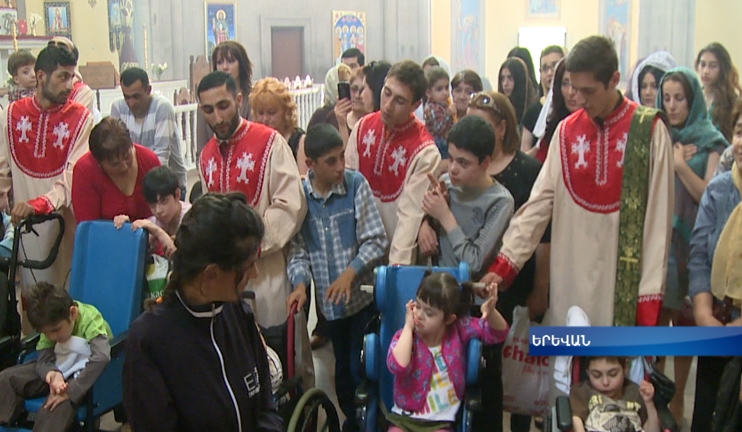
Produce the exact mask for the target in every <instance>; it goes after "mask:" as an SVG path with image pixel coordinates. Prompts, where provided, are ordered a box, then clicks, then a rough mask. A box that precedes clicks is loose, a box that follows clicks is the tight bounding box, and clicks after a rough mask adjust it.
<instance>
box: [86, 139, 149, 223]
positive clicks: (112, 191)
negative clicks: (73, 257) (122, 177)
mask: <svg viewBox="0 0 742 432" xmlns="http://www.w3.org/2000/svg"><path fill="white" fill-rule="evenodd" d="M134 148H135V149H136V157H137V165H138V170H137V182H136V184H135V186H134V193H132V194H131V195H129V196H126V195H124V193H123V192H121V189H119V188H118V186H116V184H115V183H114V182H113V180H111V177H109V176H108V174H106V173H105V172H104V171H103V169H102V168H101V167H100V165H98V161H97V160H95V158H94V157H93V154H92V153H90V152H88V153H86V154H84V155H83V156H82V157H81V158H80V159H79V160H78V161H77V163H76V164H75V169H74V171H73V175H72V209H73V211H74V212H75V219H76V220H77V222H83V221H88V220H98V219H106V220H113V218H114V217H116V216H118V215H127V216H129V218H130V219H131V220H132V221H135V220H137V219H146V218H148V217H150V216H152V210H150V208H149V204H147V201H145V200H144V195H143V194H142V180H143V179H144V175H145V174H147V172H149V170H151V169H153V168H157V167H158V166H160V160H159V159H158V158H157V155H156V154H155V153H154V152H153V151H152V150H149V149H147V148H145V147H142V146H140V145H138V144H134Z"/></svg>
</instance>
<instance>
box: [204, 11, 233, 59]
mask: <svg viewBox="0 0 742 432" xmlns="http://www.w3.org/2000/svg"><path fill="white" fill-rule="evenodd" d="M204 9H205V13H204V15H205V16H206V58H211V52H212V51H214V48H215V47H216V46H217V45H219V44H220V43H222V42H226V41H228V40H235V38H236V35H237V32H236V30H235V23H236V21H237V5H236V4H235V3H216V2H211V1H207V2H206V3H205V4H204Z"/></svg>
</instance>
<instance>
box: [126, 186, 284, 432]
mask: <svg viewBox="0 0 742 432" xmlns="http://www.w3.org/2000/svg"><path fill="white" fill-rule="evenodd" d="M263 235H264V227H263V222H262V219H261V217H260V215H259V214H258V213H257V212H256V211H255V210H253V209H252V208H251V207H249V206H248V205H247V204H246V199H245V197H244V195H242V194H238V193H233V194H227V195H223V194H216V193H209V194H206V195H204V196H202V197H201V198H200V199H198V200H197V201H196V202H195V203H194V204H193V207H192V208H191V210H190V211H188V213H186V215H185V216H184V217H183V220H182V222H181V225H180V228H179V229H178V232H177V233H176V235H175V246H176V248H177V251H176V252H175V253H174V255H173V272H172V276H171V278H170V281H169V283H168V285H167V287H166V289H165V293H164V295H163V300H162V303H161V304H159V305H157V306H155V307H154V308H152V309H151V310H149V311H147V312H145V313H144V314H142V315H141V316H139V318H137V320H136V321H134V323H132V325H131V327H130V329H129V336H128V339H127V343H126V359H125V361H124V371H123V385H124V408H125V409H126V412H127V416H128V420H129V423H130V425H131V428H132V430H157V431H176V430H177V431H202V430H209V431H238V430H239V431H242V430H244V431H251V430H260V431H280V430H281V420H280V417H279V416H278V413H277V411H276V408H275V405H274V403H273V394H272V392H271V386H270V382H271V379H270V372H269V366H268V360H267V357H266V351H265V348H264V346H263V343H262V341H261V338H260V334H259V332H258V329H257V326H256V324H255V317H254V315H253V312H252V311H251V310H250V308H249V307H248V306H247V304H246V303H244V302H243V301H242V292H243V291H244V289H245V288H246V286H247V283H248V281H249V280H250V279H253V278H255V277H257V275H258V274H257V268H256V266H255V262H256V261H257V259H258V256H259V253H260V243H261V241H262V239H263Z"/></svg>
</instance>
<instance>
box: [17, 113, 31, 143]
mask: <svg viewBox="0 0 742 432" xmlns="http://www.w3.org/2000/svg"><path fill="white" fill-rule="evenodd" d="M31 128H32V126H31V122H30V121H29V120H28V116H22V117H21V121H19V122H18V123H16V125H15V130H17V131H20V133H21V137H20V138H18V142H28V137H27V136H26V134H27V133H28V131H30V130H31Z"/></svg>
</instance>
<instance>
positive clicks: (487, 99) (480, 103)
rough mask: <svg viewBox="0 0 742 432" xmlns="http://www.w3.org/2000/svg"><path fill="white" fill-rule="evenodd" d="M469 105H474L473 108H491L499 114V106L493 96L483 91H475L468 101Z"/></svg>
mask: <svg viewBox="0 0 742 432" xmlns="http://www.w3.org/2000/svg"><path fill="white" fill-rule="evenodd" d="M469 106H474V107H475V108H481V109H491V110H493V111H495V112H496V113H498V114H501V112H500V107H499V106H497V103H496V102H495V98H493V97H492V96H490V95H488V94H487V93H485V92H479V93H475V94H473V95H472V96H471V100H470V101H469Z"/></svg>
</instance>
